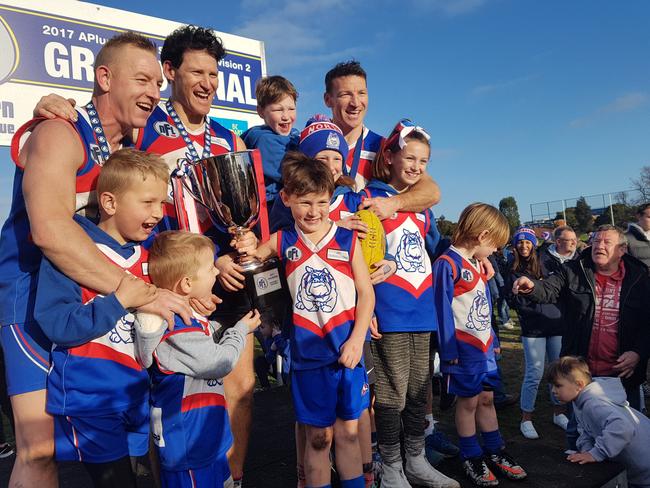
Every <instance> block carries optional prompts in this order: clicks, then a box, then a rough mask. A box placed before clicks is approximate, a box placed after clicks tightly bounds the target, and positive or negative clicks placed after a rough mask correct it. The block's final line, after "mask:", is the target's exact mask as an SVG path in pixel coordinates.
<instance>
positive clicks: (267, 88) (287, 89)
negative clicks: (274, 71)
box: [255, 76, 298, 108]
mask: <svg viewBox="0 0 650 488" xmlns="http://www.w3.org/2000/svg"><path fill="white" fill-rule="evenodd" d="M287 96H288V97H291V98H293V101H294V102H295V101H296V100H298V90H296V87H295V86H293V83H291V82H290V81H289V80H287V79H286V78H284V77H283V76H265V77H264V78H261V79H260V80H259V81H258V82H257V85H255V97H256V98H257V106H258V107H259V108H264V107H266V106H267V105H270V104H272V103H278V102H279V101H280V100H282V99H283V98H284V97H287Z"/></svg>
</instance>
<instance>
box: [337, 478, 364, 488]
mask: <svg viewBox="0 0 650 488" xmlns="http://www.w3.org/2000/svg"><path fill="white" fill-rule="evenodd" d="M365 486H366V480H365V479H364V478H363V475H361V476H358V477H356V478H354V479H351V480H341V488H365Z"/></svg>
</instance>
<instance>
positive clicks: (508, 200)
mask: <svg viewBox="0 0 650 488" xmlns="http://www.w3.org/2000/svg"><path fill="white" fill-rule="evenodd" d="M499 211H500V212H501V213H502V214H503V215H505V217H506V219H508V225H509V226H510V233H511V234H512V233H513V231H514V230H515V229H516V228H517V227H519V226H520V225H521V221H520V220H519V209H518V208H517V201H516V200H515V197H505V198H502V199H501V201H500V202H499Z"/></svg>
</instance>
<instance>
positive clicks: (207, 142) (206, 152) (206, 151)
mask: <svg viewBox="0 0 650 488" xmlns="http://www.w3.org/2000/svg"><path fill="white" fill-rule="evenodd" d="M165 108H166V109H167V113H168V114H169V116H170V117H171V119H172V121H173V122H174V125H175V126H176V128H177V129H178V132H180V134H181V137H182V138H183V141H185V145H186V146H187V149H188V151H189V152H190V157H191V158H192V161H198V160H199V159H203V158H209V157H210V156H211V155H212V154H211V152H210V146H211V144H212V136H211V135H210V124H209V123H208V118H207V117H206V118H205V135H204V138H203V140H204V143H203V154H202V155H201V157H200V158H199V153H198V152H197V151H196V148H195V147H194V143H193V142H192V140H191V139H190V136H189V134H188V132H187V129H185V126H184V125H183V122H182V121H181V118H180V117H179V116H178V114H177V113H176V110H174V106H173V105H172V102H171V100H167V101H166V102H165Z"/></svg>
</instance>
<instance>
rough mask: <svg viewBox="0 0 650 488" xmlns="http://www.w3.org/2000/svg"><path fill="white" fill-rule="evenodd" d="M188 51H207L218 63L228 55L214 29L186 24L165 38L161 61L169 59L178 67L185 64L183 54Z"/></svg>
mask: <svg viewBox="0 0 650 488" xmlns="http://www.w3.org/2000/svg"><path fill="white" fill-rule="evenodd" d="M186 51H207V52H208V54H209V55H210V56H212V57H213V58H214V59H215V61H216V62H217V63H218V62H219V61H221V60H222V59H223V58H224V56H225V55H226V49H225V48H224V47H223V43H222V42H221V39H219V38H218V37H217V35H216V34H215V33H214V31H213V30H212V29H206V28H204V27H197V26H195V25H184V26H183V27H179V28H178V29H176V30H175V31H174V32H172V33H171V34H169V35H168V36H167V37H166V38H165V42H164V44H163V47H162V51H160V62H161V63H165V61H169V62H170V63H171V65H172V66H173V67H174V68H176V69H178V68H180V66H181V64H183V55H184V54H185V52H186Z"/></svg>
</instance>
